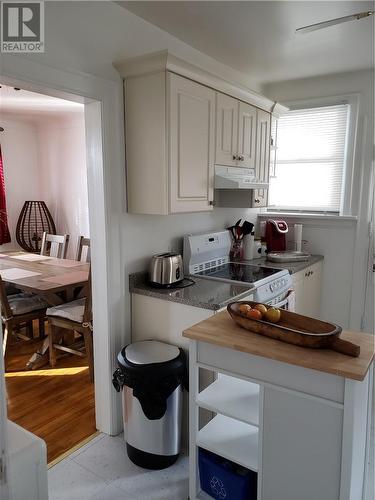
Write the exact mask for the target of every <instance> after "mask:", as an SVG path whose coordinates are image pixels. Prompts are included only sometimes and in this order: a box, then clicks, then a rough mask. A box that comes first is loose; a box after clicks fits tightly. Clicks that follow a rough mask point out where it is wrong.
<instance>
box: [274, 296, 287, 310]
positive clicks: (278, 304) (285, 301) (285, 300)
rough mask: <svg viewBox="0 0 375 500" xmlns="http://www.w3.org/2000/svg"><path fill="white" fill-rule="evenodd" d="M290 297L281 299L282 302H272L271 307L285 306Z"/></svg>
mask: <svg viewBox="0 0 375 500" xmlns="http://www.w3.org/2000/svg"><path fill="white" fill-rule="evenodd" d="M288 301H289V299H288V297H286V298H285V299H284V300H281V301H280V302H277V304H270V305H271V307H277V308H278V309H280V308H281V307H283V306H285V305H286V304H288Z"/></svg>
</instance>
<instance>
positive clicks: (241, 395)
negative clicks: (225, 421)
mask: <svg viewBox="0 0 375 500" xmlns="http://www.w3.org/2000/svg"><path fill="white" fill-rule="evenodd" d="M197 404H198V405H199V406H200V407H202V408H205V409H206V410H211V411H213V412H215V413H220V414H222V415H225V416H227V417H232V418H235V419H237V420H240V421H241V422H244V423H246V424H251V425H255V426H258V424H259V385H258V384H253V383H252V382H249V381H247V380H242V379H239V378H236V377H230V376H228V375H224V374H221V373H219V374H218V378H217V380H215V382H213V383H212V384H211V385H209V386H208V387H207V388H206V389H204V390H203V391H202V392H200V393H199V394H198V397H197Z"/></svg>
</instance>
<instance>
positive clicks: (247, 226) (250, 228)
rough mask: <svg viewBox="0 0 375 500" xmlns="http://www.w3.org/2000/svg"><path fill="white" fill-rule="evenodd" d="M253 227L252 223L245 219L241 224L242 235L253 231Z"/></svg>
mask: <svg viewBox="0 0 375 500" xmlns="http://www.w3.org/2000/svg"><path fill="white" fill-rule="evenodd" d="M253 229H254V224H252V223H251V222H248V221H247V220H245V222H244V223H243V224H242V232H243V234H244V235H246V234H251V233H252V232H253Z"/></svg>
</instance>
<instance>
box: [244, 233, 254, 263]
mask: <svg viewBox="0 0 375 500" xmlns="http://www.w3.org/2000/svg"><path fill="white" fill-rule="evenodd" d="M243 244H244V259H245V260H251V259H253V258H254V233H252V234H247V235H246V236H244V238H243Z"/></svg>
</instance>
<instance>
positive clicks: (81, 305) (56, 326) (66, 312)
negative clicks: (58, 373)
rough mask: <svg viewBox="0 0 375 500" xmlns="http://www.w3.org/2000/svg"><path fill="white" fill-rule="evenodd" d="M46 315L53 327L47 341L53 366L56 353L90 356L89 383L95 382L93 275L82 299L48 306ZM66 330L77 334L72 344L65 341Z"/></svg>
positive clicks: (83, 291)
mask: <svg viewBox="0 0 375 500" xmlns="http://www.w3.org/2000/svg"><path fill="white" fill-rule="evenodd" d="M46 314H47V319H48V322H49V326H50V329H49V332H48V339H49V362H50V365H51V367H54V366H56V363H57V353H56V351H57V350H60V351H63V352H67V353H69V354H74V355H76V356H80V357H82V358H83V357H85V356H87V360H88V365H89V374H90V380H91V382H93V381H94V354H93V326H92V305H91V277H90V275H89V281H88V283H87V285H86V286H85V287H84V288H83V290H82V292H81V297H80V298H78V299H76V300H73V301H72V302H66V303H65V304H61V305H58V306H55V307H49V308H48V309H47V312H46ZM67 330H70V331H71V332H73V333H74V334H78V335H79V338H78V339H74V341H73V342H72V343H67V342H65V340H64V336H65V335H66V331H67ZM82 340H83V342H82Z"/></svg>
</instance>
